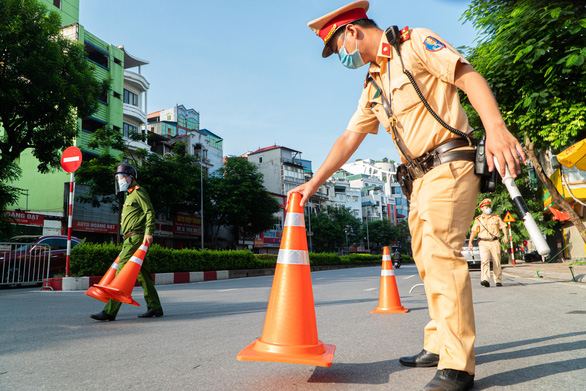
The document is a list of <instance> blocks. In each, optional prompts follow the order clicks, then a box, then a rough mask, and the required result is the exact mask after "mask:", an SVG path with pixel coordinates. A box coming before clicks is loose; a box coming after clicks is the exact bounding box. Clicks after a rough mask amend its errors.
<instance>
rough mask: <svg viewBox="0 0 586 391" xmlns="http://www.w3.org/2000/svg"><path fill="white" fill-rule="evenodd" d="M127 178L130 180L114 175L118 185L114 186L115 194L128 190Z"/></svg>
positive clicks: (124, 176)
mask: <svg viewBox="0 0 586 391" xmlns="http://www.w3.org/2000/svg"><path fill="white" fill-rule="evenodd" d="M127 178H128V179H130V177H129V176H128V175H124V174H118V175H116V183H117V185H118V186H116V188H117V193H121V192H125V191H127V190H128V187H129V186H130V183H128V179H127Z"/></svg>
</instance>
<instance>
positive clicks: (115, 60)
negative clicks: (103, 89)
mask: <svg viewBox="0 0 586 391" xmlns="http://www.w3.org/2000/svg"><path fill="white" fill-rule="evenodd" d="M114 64H116V65H120V66H121V65H122V61H120V59H119V58H114Z"/></svg>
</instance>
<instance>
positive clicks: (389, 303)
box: [370, 247, 409, 314]
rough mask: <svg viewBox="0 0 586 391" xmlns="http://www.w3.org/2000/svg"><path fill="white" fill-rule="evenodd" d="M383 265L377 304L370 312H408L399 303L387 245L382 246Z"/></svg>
mask: <svg viewBox="0 0 586 391" xmlns="http://www.w3.org/2000/svg"><path fill="white" fill-rule="evenodd" d="M382 260H383V265H382V269H381V272H380V276H381V277H380V292H379V299H378V306H377V307H376V308H375V309H374V310H372V311H370V313H371V314H400V313H406V312H409V309H407V308H405V307H403V306H402V305H401V298H400V297H399V289H398V288H397V280H396V279H395V270H394V269H393V262H392V260H391V253H390V251H389V248H388V247H384V248H383V258H382Z"/></svg>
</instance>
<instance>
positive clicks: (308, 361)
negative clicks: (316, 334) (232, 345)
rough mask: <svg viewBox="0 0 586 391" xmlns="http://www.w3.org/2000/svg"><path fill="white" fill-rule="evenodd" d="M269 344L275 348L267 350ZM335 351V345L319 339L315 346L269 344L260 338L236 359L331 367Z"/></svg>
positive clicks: (243, 350)
mask: <svg viewBox="0 0 586 391" xmlns="http://www.w3.org/2000/svg"><path fill="white" fill-rule="evenodd" d="M267 346H269V347H273V348H274V350H273V351H266V347H267ZM259 349H263V350H259ZM304 350H305V351H309V353H305V352H303V351H304ZM335 351H336V347H335V346H334V345H326V344H324V343H322V342H321V341H318V344H317V345H314V346H301V347H286V346H278V345H271V344H267V343H266V342H262V341H261V339H260V338H259V339H257V340H256V341H254V342H253V343H251V344H250V345H248V346H247V347H245V348H244V349H242V351H241V352H240V353H238V355H237V356H236V359H237V360H238V361H267V362H283V363H289V364H303V365H315V366H318V367H331V366H332V362H333V361H334V353H335ZM316 352H317V353H316Z"/></svg>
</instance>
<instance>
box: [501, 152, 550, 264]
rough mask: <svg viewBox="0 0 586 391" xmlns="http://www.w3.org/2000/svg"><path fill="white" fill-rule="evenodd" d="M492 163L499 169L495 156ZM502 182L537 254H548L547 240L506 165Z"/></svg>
mask: <svg viewBox="0 0 586 391" xmlns="http://www.w3.org/2000/svg"><path fill="white" fill-rule="evenodd" d="M494 164H495V166H496V169H497V170H499V163H498V162H497V160H496V157H495V158H494ZM499 173H500V170H499ZM503 183H504V184H505V186H506V187H507V190H508V191H509V194H510V195H511V198H512V199H513V203H514V204H515V206H516V207H517V211H518V212H519V215H520V216H523V224H525V229H527V232H529V237H530V238H531V240H532V241H533V243H534V244H535V247H536V248H537V252H538V253H539V255H547V254H549V253H550V252H551V250H550V248H549V246H548V245H547V242H546V241H545V239H544V238H543V235H542V234H541V232H540V231H539V228H538V227H537V224H536V223H535V220H534V219H533V216H531V213H529V209H528V208H527V205H526V204H525V201H524V200H523V197H522V196H521V193H520V192H519V189H518V188H517V185H516V184H515V180H514V179H513V176H512V175H511V173H510V172H509V168H508V167H505V176H504V177H503Z"/></svg>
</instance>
